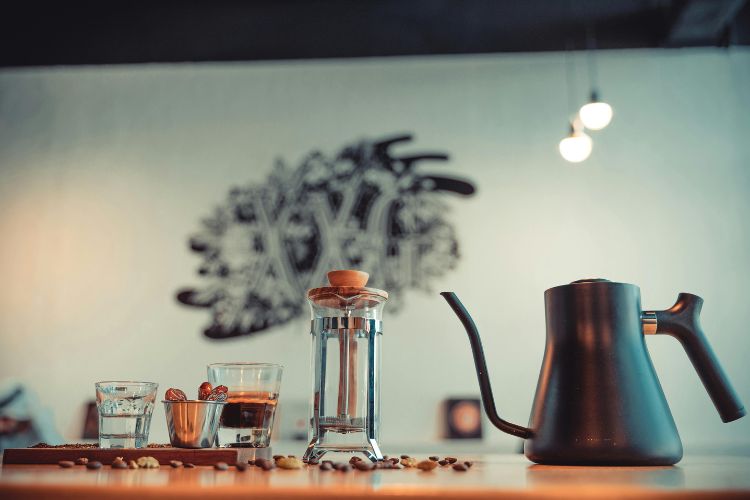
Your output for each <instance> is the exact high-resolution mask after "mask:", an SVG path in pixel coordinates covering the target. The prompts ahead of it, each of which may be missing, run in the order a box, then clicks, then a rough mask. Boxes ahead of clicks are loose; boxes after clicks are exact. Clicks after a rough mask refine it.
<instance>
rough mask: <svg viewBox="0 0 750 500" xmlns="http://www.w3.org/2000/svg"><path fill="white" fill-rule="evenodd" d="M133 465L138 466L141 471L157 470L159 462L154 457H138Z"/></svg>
mask: <svg viewBox="0 0 750 500" xmlns="http://www.w3.org/2000/svg"><path fill="white" fill-rule="evenodd" d="M135 463H136V464H138V467H139V468H141V469H158V468H159V461H158V460H157V459H155V458H154V457H138V460H136V461H135Z"/></svg>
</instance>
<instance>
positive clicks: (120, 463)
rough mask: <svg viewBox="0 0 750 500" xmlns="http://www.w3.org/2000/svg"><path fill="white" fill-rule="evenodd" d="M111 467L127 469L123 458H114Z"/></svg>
mask: <svg viewBox="0 0 750 500" xmlns="http://www.w3.org/2000/svg"><path fill="white" fill-rule="evenodd" d="M112 468H113V469H127V468H128V464H126V463H125V461H124V460H120V461H117V460H115V461H114V462H112Z"/></svg>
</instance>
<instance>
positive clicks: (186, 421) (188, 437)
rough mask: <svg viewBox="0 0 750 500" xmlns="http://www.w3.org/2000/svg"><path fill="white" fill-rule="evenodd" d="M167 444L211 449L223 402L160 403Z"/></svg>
mask: <svg viewBox="0 0 750 500" xmlns="http://www.w3.org/2000/svg"><path fill="white" fill-rule="evenodd" d="M162 403H164V414H165V415H166V417H167V429H168V430H169V442H170V443H172V446H175V447H177V448H211V447H212V446H213V445H214V443H215V442H216V433H217V432H219V418H220V417H221V411H222V409H223V408H224V405H225V404H226V402H224V401H199V400H193V401H162Z"/></svg>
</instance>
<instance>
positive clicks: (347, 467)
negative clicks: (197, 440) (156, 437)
mask: <svg viewBox="0 0 750 500" xmlns="http://www.w3.org/2000/svg"><path fill="white" fill-rule="evenodd" d="M58 465H59V466H60V467H62V468H64V469H70V468H72V467H74V466H76V465H85V466H86V467H87V468H89V469H100V468H101V467H102V463H101V462H97V461H89V460H88V459H87V458H85V457H81V458H79V459H77V460H76V461H75V462H71V461H69V460H61V461H60V462H58ZM169 465H170V466H171V467H172V468H174V469H178V468H185V469H192V468H194V467H195V465H194V464H191V463H183V462H181V461H180V460H170V461H169ZM307 465H309V466H315V465H317V466H318V469H319V470H321V471H339V472H350V471H352V470H355V469H356V470H358V471H361V472H368V471H373V470H380V469H404V468H406V469H411V468H416V469H419V470H421V471H424V472H430V471H432V470H434V469H436V468H438V467H447V466H450V467H451V468H452V469H453V470H454V471H457V472H466V471H467V470H469V469H470V468H471V466H472V465H474V462H471V461H468V460H463V461H459V460H458V459H457V458H455V457H445V458H442V459H441V458H440V457H438V456H431V457H429V458H428V459H427V460H421V461H419V460H417V459H416V458H414V457H410V456H409V455H401V456H399V457H394V458H391V457H389V456H388V455H386V456H384V457H383V460H381V461H378V462H374V463H373V462H370V461H369V460H363V459H362V458H360V457H358V456H353V457H351V458H350V459H349V462H348V463H347V462H334V461H333V460H323V461H319V460H311V461H310V462H309V463H308V464H307ZM249 466H255V467H258V468H259V469H262V470H264V471H271V470H273V469H276V468H279V469H287V470H297V469H302V468H304V466H305V464H304V463H303V462H302V460H301V459H299V458H297V457H296V456H294V455H274V456H273V458H272V459H266V458H256V459H254V460H248V461H247V463H244V462H238V463H237V464H234V468H235V469H236V470H237V471H239V472H245V471H246V470H247V468H248V467H249ZM112 468H113V469H156V468H159V461H158V460H156V459H155V458H154V457H140V458H139V459H138V460H137V461H135V460H130V461H129V462H127V463H126V462H125V460H123V458H122V457H117V458H115V459H114V461H113V462H112ZM229 468H230V465H229V464H227V463H226V462H217V463H216V464H214V469H216V470H217V471H226V470H229Z"/></svg>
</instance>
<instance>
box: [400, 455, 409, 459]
mask: <svg viewBox="0 0 750 500" xmlns="http://www.w3.org/2000/svg"><path fill="white" fill-rule="evenodd" d="M401 458H409V455H401Z"/></svg>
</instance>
